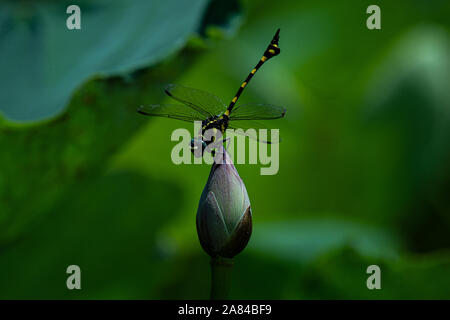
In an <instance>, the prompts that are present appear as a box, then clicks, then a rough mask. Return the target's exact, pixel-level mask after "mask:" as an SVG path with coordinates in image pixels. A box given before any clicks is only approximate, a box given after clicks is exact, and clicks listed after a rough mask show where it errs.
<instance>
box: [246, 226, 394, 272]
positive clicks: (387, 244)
mask: <svg viewBox="0 0 450 320" xmlns="http://www.w3.org/2000/svg"><path fill="white" fill-rule="evenodd" d="M343 246H351V247H352V248H354V249H355V250H357V251H358V252H359V253H360V254H361V255H367V256H371V257H389V258H395V257H397V255H398V249H399V248H398V247H399V245H398V243H397V241H396V240H395V238H394V237H393V236H392V235H390V234H389V233H387V232H386V231H382V230H380V229H378V228H375V227H371V226H367V225H361V224H358V223H356V222H351V221H345V220H337V219H331V218H330V219H325V218H324V219H311V220H307V219H304V220H294V221H277V222H270V223H262V224H258V225H256V226H255V232H254V233H253V235H252V239H251V241H250V243H249V249H250V250H253V251H256V252H259V253H262V254H265V255H270V256H276V257H278V258H280V259H287V260H291V261H296V262H300V263H308V262H310V261H312V260H314V259H316V258H317V257H319V256H320V255H322V254H324V253H326V252H328V251H330V250H334V249H338V248H341V247H343Z"/></svg>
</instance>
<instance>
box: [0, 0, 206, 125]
mask: <svg viewBox="0 0 450 320" xmlns="http://www.w3.org/2000/svg"><path fill="white" fill-rule="evenodd" d="M70 4H72V3H71V2H67V1H64V2H61V1H39V2H37V1H36V2H19V1H14V2H12V3H11V2H7V3H3V2H2V3H1V4H0V12H1V13H2V14H1V15H0V26H2V32H1V33H0V48H1V50H0V70H1V72H2V76H1V77H0V87H1V88H2V90H1V91H0V111H1V112H3V114H4V116H5V117H6V118H8V119H10V120H13V121H22V122H23V121H37V120H42V119H48V118H50V117H54V116H56V115H58V114H60V113H61V112H63V110H64V108H65V107H66V106H67V104H68V101H69V99H70V97H71V94H72V93H73V91H74V90H75V89H76V88H77V87H79V86H80V85H81V84H82V83H83V82H84V81H86V80H87V79H89V78H91V77H93V76H98V75H100V76H111V75H123V74H126V73H128V72H130V71H133V70H136V69H138V68H142V67H145V66H149V65H152V64H155V63H156V62H158V61H160V60H161V59H163V58H164V57H166V56H167V55H168V54H170V53H173V52H174V51H175V50H177V49H180V48H181V47H182V46H183V45H184V44H185V42H186V40H187V38H188V37H189V36H190V35H191V34H192V32H194V31H196V30H197V28H198V27H199V23H200V20H201V18H202V14H203V11H204V9H205V7H206V5H207V0H196V1H190V0H182V1H179V0H167V1H145V0H140V1H134V2H133V3H132V4H130V3H129V1H124V0H117V1H110V0H100V1H95V2H88V1H81V2H79V6H80V9H81V29H80V30H69V29H68V28H67V27H66V19H67V17H69V14H67V13H66V8H67V6H68V5H70Z"/></svg>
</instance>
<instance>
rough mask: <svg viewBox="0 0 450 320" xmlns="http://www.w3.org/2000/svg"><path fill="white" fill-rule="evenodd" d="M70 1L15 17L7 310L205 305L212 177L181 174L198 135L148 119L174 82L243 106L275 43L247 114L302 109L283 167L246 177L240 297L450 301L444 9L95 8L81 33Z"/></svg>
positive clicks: (6, 64)
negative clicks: (204, 241) (73, 282)
mask: <svg viewBox="0 0 450 320" xmlns="http://www.w3.org/2000/svg"><path fill="white" fill-rule="evenodd" d="M68 4H71V3H66V2H64V1H62V2H56V1H40V2H37V1H34V2H26V1H24V2H12V1H6V2H2V3H1V4H0V6H1V8H2V10H0V12H1V13H0V58H1V59H0V61H1V62H0V67H1V68H0V74H1V77H0V88H1V89H0V91H1V93H0V112H1V113H2V114H3V116H0V117H1V118H0V150H1V151H0V298H2V299H8V298H19V299H22V298H24V299H55V298H56V299H204V298H208V295H209V281H210V279H209V257H208V256H207V255H206V254H205V253H204V252H203V251H202V249H201V247H200V245H199V242H198V239H197V235H196V230H195V214H196V210H197V205H198V200H199V198H200V194H201V192H202V189H203V187H204V184H205V183H206V180H207V177H208V174H209V170H210V167H209V166H208V165H195V166H194V165H191V166H188V165H179V166H176V165H174V164H173V163H172V161H171V159H170V154H171V153H170V152H171V149H172V147H173V146H174V145H175V142H171V141H170V135H171V132H172V131H173V130H174V129H176V128H179V127H180V126H183V127H185V128H188V129H190V130H191V131H192V128H191V127H190V126H189V125H186V124H184V123H181V122H177V121H174V120H167V119H151V118H149V117H143V116H141V115H139V114H137V113H136V112H135V110H136V107H137V106H139V105H141V104H157V103H164V102H168V99H167V97H165V96H164V93H163V88H164V86H165V85H166V84H168V83H178V84H183V85H186V86H190V87H194V88H199V89H203V90H206V91H209V92H213V93H215V94H216V95H218V96H219V97H221V98H222V99H223V100H224V101H226V102H227V101H229V100H230V99H231V98H232V97H233V94H234V93H235V90H237V88H238V86H239V85H240V84H241V82H242V81H243V80H244V79H245V77H246V76H247V74H248V72H249V71H250V70H251V68H252V67H253V66H254V64H255V63H256V62H257V61H258V59H259V58H260V56H261V54H262V52H263V50H264V49H265V47H266V46H267V43H268V42H269V41H270V39H271V37H272V36H273V34H274V32H275V30H276V29H277V28H278V27H279V28H281V34H280V48H281V54H280V55H279V56H277V57H276V58H274V59H273V60H271V61H270V62H268V63H267V64H265V65H264V66H263V67H262V69H261V70H260V71H259V72H258V74H257V75H256V76H255V78H254V79H253V80H252V82H251V84H250V85H249V86H248V88H247V89H246V92H245V93H244V94H243V96H242V97H241V101H240V102H241V103H245V102H249V103H250V102H257V103H272V104H276V105H282V106H285V107H286V108H287V114H286V118H285V119H283V120H282V121H279V122H277V126H279V128H280V134H281V136H282V139H283V141H282V142H281V144H280V170H279V173H278V174H277V175H275V176H261V175H260V174H259V170H260V166H259V165H237V169H238V171H239V173H240V175H241V177H242V179H243V180H244V182H245V184H246V187H247V190H248V193H249V196H250V200H251V203H252V210H253V235H252V238H251V240H250V243H249V246H248V247H247V248H246V249H245V250H244V251H243V252H242V253H241V254H240V255H239V256H237V258H236V263H235V267H234V270H233V284H232V292H231V297H232V298H235V299H394V298H397V299H436V298H438V299H449V298H450V250H449V249H450V148H449V146H450V90H449V83H450V81H449V80H450V37H449V22H448V17H449V15H450V10H449V6H448V3H447V2H446V1H443V0H442V1H419V0H413V1H411V0H410V1H406V0H404V1H378V2H377V3H372V2H367V1H356V0H353V1H350V0H348V1H294V0H279V1H274V2H268V1H262V0H258V1H250V0H244V1H227V2H225V1H223V2H221V1H210V2H208V1H206V0H205V1H181V0H180V1H175V0H171V1H164V2H159V1H135V2H133V4H130V3H128V2H125V1H107V2H106V1H90V2H87V1H80V2H79V5H80V7H81V12H82V16H81V25H82V29H81V30H76V31H69V30H67V28H66V27H65V20H66V18H67V16H68V15H67V14H66V12H65V9H66V7H67V5H68ZM371 4H377V5H379V6H380V8H381V25H382V29H381V30H368V29H367V28H366V19H367V17H368V14H366V8H367V7H368V6H369V5H371ZM71 264H76V265H79V266H80V268H81V275H82V278H81V286H82V290H72V291H69V290H68V289H67V288H66V279H67V277H68V275H67V274H66V268H67V266H69V265H71ZM372 264H376V265H379V266H380V268H381V287H382V289H381V290H368V289H367V287H366V279H367V277H368V274H366V268H367V267H368V266H369V265H372Z"/></svg>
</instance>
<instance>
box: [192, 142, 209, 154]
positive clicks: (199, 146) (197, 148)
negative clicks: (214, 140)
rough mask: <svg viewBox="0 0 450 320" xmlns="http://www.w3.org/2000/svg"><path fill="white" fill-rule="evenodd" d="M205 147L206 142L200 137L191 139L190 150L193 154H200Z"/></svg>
mask: <svg viewBox="0 0 450 320" xmlns="http://www.w3.org/2000/svg"><path fill="white" fill-rule="evenodd" d="M205 149H206V143H205V141H203V140H200V139H195V138H194V139H191V151H192V153H193V154H194V155H195V156H197V155H198V156H200V157H201V156H202V155H203V152H204V151H205Z"/></svg>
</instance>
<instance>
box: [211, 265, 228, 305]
mask: <svg viewBox="0 0 450 320" xmlns="http://www.w3.org/2000/svg"><path fill="white" fill-rule="evenodd" d="M232 268H233V259H227V258H222V257H215V258H211V300H225V299H228V295H229V293H230V286H231V270H232Z"/></svg>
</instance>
